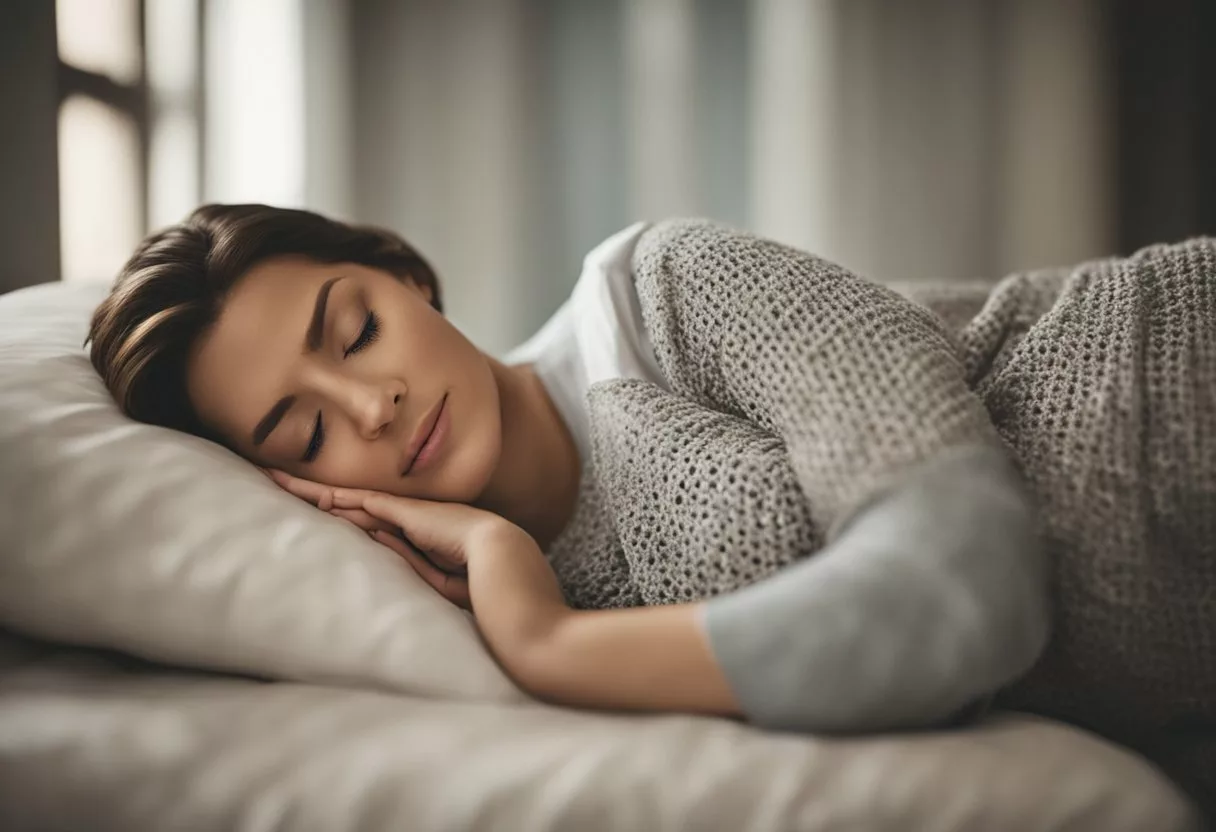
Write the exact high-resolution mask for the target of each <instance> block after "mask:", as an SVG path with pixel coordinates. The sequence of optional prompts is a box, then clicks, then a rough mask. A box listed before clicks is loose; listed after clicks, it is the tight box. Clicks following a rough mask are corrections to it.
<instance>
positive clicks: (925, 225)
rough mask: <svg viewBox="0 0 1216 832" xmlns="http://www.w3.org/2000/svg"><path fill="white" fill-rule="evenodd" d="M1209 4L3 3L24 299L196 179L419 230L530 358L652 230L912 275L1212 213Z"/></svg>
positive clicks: (806, 0) (1162, 227)
mask: <svg viewBox="0 0 1216 832" xmlns="http://www.w3.org/2000/svg"><path fill="white" fill-rule="evenodd" d="M1214 42H1216V4H1214V3H1211V2H1204V0H1176V1H1174V0H1162V2H1156V3H1146V2H1136V1H1135V0H1110V2H1103V1H1102V0H835V1H834V2H833V1H832V0H57V1H56V0H5V2H4V3H3V4H2V5H0V106H3V112H4V113H5V115H6V119H5V121H6V129H5V134H4V138H3V152H2V153H0V186H2V193H3V200H0V291H6V290H10V289H14V288H19V287H21V286H24V285H29V284H33V283H38V282H43V281H48V280H59V279H62V280H110V279H112V277H113V275H114V273H115V272H116V270H117V269H118V267H119V266H120V265H121V263H122V261H123V260H124V259H125V257H126V256H127V255H128V254H129V253H130V251H131V249H132V248H133V246H134V245H135V243H136V242H137V241H138V240H139V239H140V238H141V237H142V236H143V235H144V234H145V233H146V232H147V231H148V230H149V229H154V228H157V227H160V226H163V225H165V224H168V223H172V222H174V221H177V220H179V219H181V218H182V217H183V216H184V215H185V214H186V213H188V212H189V211H190V209H191V208H193V207H194V206H195V205H196V204H198V203H199V202H200V201H225V202H231V201H260V202H269V203H274V204H280V205H286V206H299V207H306V208H311V209H314V210H318V211H322V212H325V213H328V214H331V215H334V216H337V217H340V218H343V219H349V220H357V221H361V222H370V223H376V224H380V225H384V226H387V227H390V228H392V229H394V230H396V231H398V232H400V233H402V234H403V235H404V236H405V237H406V238H407V239H409V240H410V241H411V242H412V243H414V244H415V245H416V246H418V247H419V248H420V249H421V250H422V251H423V252H424V253H425V254H426V256H427V257H428V258H430V259H431V261H432V262H433V263H434V264H435V266H436V267H437V269H438V270H439V272H440V275H441V277H442V278H443V280H444V281H445V287H446V288H445V293H446V297H447V299H448V309H449V313H450V315H451V317H452V319H453V320H454V321H455V322H456V323H457V325H459V326H460V327H461V328H462V329H464V331H465V332H466V333H467V334H468V335H469V336H470V337H472V338H473V340H474V341H476V342H477V343H478V344H479V345H481V346H482V347H483V348H485V349H488V350H491V351H495V352H501V351H503V350H505V349H507V348H508V347H510V346H512V345H514V344H515V343H517V342H519V341H521V340H522V339H524V338H525V337H526V336H527V335H528V334H530V333H531V332H532V331H533V330H534V329H535V328H536V327H538V326H539V325H540V324H541V323H542V322H543V321H544V320H545V319H546V318H547V317H548V315H549V314H550V313H551V312H552V311H553V310H554V309H556V308H557V306H558V305H559V304H560V303H561V301H562V300H563V299H564V297H565V296H566V294H567V293H568V292H569V290H570V288H571V287H572V285H573V283H574V281H575V279H576V278H577V276H578V272H579V267H580V263H581V260H582V257H583V255H584V254H585V253H586V252H587V251H588V250H589V249H590V248H591V247H593V246H594V245H595V244H596V243H598V242H599V241H600V240H602V239H603V238H604V237H606V236H608V235H609V234H611V233H613V232H614V231H616V230H619V229H620V228H622V227H624V226H625V225H627V224H629V223H630V222H632V221H634V220H635V219H656V218H660V217H663V216H667V215H673V214H683V215H689V214H692V215H702V216H709V217H714V218H717V219H720V220H723V221H726V222H728V223H732V224H734V225H737V226H741V227H745V228H749V229H752V230H754V231H757V232H760V233H762V234H766V235H769V236H772V237H775V238H777V239H780V240H783V241H785V242H788V243H792V244H795V245H798V246H802V247H805V248H808V249H811V250H814V251H816V252H817V253H820V254H822V255H824V256H826V257H829V258H831V259H834V260H838V261H840V262H843V263H844V264H846V265H848V266H849V267H851V268H852V269H854V270H855V271H857V272H859V273H861V274H864V275H866V276H869V277H872V278H874V279H878V280H882V281H915V280H927V279H944V280H953V279H971V278H984V277H995V276H997V275H999V274H1001V273H1004V272H1008V271H1011V270H1015V269H1023V268H1031V267H1037V266H1044V265H1052V264H1063V263H1068V262H1073V261H1077V260H1081V259H1084V258H1087V257H1093V256H1100V255H1106V254H1112V253H1127V252H1130V251H1132V250H1134V249H1135V248H1136V247H1139V246H1141V245H1144V244H1146V243H1149V242H1154V241H1165V240H1176V239H1180V238H1182V237H1185V236H1188V235H1193V234H1196V233H1202V232H1211V231H1213V229H1214V228H1216V158H1214V154H1213V150H1216V50H1213V49H1212V48H1211V44H1212V43H1214Z"/></svg>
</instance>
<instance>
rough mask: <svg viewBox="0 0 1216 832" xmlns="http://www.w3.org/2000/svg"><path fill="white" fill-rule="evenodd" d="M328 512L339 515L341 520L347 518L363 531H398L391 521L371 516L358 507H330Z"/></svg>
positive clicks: (390, 532)
mask: <svg viewBox="0 0 1216 832" xmlns="http://www.w3.org/2000/svg"><path fill="white" fill-rule="evenodd" d="M329 513H330V514H332V515H333V516H334V517H341V518H342V519H343V520H348V521H350V522H351V523H354V524H355V525H356V526H358V527H359V528H361V529H363V531H365V532H374V531H383V532H388V533H389V534H391V535H396V534H397V533H398V531H397V527H396V526H394V525H393V524H392V523H386V522H384V521H383V520H380V519H379V518H376V517H372V516H371V515H370V514H368V513H367V512H366V511H363V510H362V509H358V508H331V509H330V510H329Z"/></svg>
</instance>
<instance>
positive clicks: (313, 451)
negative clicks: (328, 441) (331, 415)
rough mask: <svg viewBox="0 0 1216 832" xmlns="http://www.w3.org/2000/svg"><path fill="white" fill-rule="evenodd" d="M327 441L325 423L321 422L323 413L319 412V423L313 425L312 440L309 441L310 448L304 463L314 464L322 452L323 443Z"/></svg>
mask: <svg viewBox="0 0 1216 832" xmlns="http://www.w3.org/2000/svg"><path fill="white" fill-rule="evenodd" d="M324 441H325V422H323V421H322V420H321V411H319V410H318V411H317V421H316V424H315V425H313V429H312V438H311V439H310V440H308V448H307V449H306V450H305V451H304V462H312V461H313V460H314V459H316V458H317V454H318V453H319V452H320V451H321V443H322V442H324Z"/></svg>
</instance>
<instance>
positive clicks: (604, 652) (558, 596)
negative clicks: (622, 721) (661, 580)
mask: <svg viewBox="0 0 1216 832" xmlns="http://www.w3.org/2000/svg"><path fill="white" fill-rule="evenodd" d="M469 594H470V597H471V599H472V604H473V613H474V615H475V616H476V617H477V621H478V624H479V626H480V628H481V631H482V634H483V636H484V637H485V639H486V641H487V643H488V644H489V646H490V649H491V651H492V652H493V653H494V655H495V656H496V658H497V659H498V660H499V662H500V663H501V664H502V665H503V667H504V668H505V669H506V670H507V672H508V673H509V674H510V675H511V676H512V678H514V679H515V681H516V682H517V683H518V684H519V685H520V686H521V687H523V688H524V689H525V690H527V691H528V692H529V693H531V694H533V695H534V696H536V697H538V698H540V699H544V700H547V701H550V702H553V703H555V704H562V705H573V706H581V707H591V708H609V709H624V710H667V711H685V712H699V713H715V714H724V715H735V714H738V713H739V707H738V704H737V703H736V702H735V699H734V695H733V694H732V693H731V690H730V688H729V686H728V684H727V682H726V678H725V676H724V675H723V674H722V671H721V669H720V668H719V667H718V664H717V662H716V661H715V659H714V657H713V653H712V651H711V649H710V646H709V641H708V636H707V633H706V630H705V625H704V606H703V605H701V604H679V605H670V606H661V607H639V608H634V609H624V610H598V611H585V610H572V609H570V608H569V607H568V606H567V605H566V603H565V601H564V599H563V598H562V593H561V589H560V587H559V586H558V583H557V579H556V578H555V577H554V575H553V571H552V569H551V568H550V567H549V563H548V561H547V560H545V557H544V555H543V554H542V553H541V551H540V549H539V548H538V547H537V546H536V543H535V542H534V541H533V540H532V539H531V538H530V537H528V536H527V535H526V534H523V533H522V532H519V530H517V529H515V530H513V529H510V528H504V529H500V530H496V532H495V534H493V535H491V536H488V537H487V538H486V539H484V540H483V541H482V542H481V544H480V545H479V547H478V549H477V551H475V552H474V553H472V557H471V558H470V562H469Z"/></svg>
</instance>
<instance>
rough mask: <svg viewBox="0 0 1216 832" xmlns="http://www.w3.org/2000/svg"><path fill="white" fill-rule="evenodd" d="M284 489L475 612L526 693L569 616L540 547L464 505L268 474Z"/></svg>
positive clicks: (496, 651)
mask: <svg viewBox="0 0 1216 832" xmlns="http://www.w3.org/2000/svg"><path fill="white" fill-rule="evenodd" d="M267 473H268V474H269V476H270V477H271V479H273V480H274V481H275V482H276V483H278V484H279V485H280V486H281V487H282V488H283V489H285V490H286V491H288V492H289V493H291V494H294V495H295V496H297V497H300V498H301V499H303V500H306V501H307V502H309V503H312V504H313V505H315V506H317V507H318V508H321V509H324V510H326V511H328V512H329V513H330V514H334V515H337V516H339V517H345V518H346V519H348V520H350V521H351V522H353V523H355V524H356V525H357V526H359V527H360V528H362V529H365V530H367V532H368V534H370V535H371V536H372V538H373V539H374V540H376V541H377V542H378V543H381V544H383V545H385V546H387V547H388V548H390V549H392V550H393V551H394V552H396V553H397V554H398V555H400V556H401V557H402V558H403V559H405V561H406V562H407V563H408V564H409V565H410V566H412V567H413V568H414V571H416V572H417V573H418V574H419V575H420V576H421V577H422V579H423V580H424V581H426V582H427V584H429V585H430V586H431V587H432V588H434V589H435V590H436V591H437V592H438V593H439V594H440V595H442V596H443V597H444V598H446V599H448V600H449V601H451V602H452V603H453V604H456V605H457V606H460V607H463V608H464V609H467V610H470V611H471V612H473V613H474V615H476V617H477V624H478V626H479V627H480V629H481V633H482V635H483V636H484V637H485V639H486V642H487V643H488V644H489V646H490V649H491V651H493V653H494V655H495V656H496V657H497V658H498V660H499V661H500V662H501V663H502V664H503V666H504V667H505V668H506V669H507V672H508V673H510V674H511V675H512V676H514V677H515V679H516V681H517V682H520V683H521V684H522V685H523V686H524V687H526V688H527V687H530V686H531V685H530V679H531V675H532V672H533V668H536V667H538V666H543V665H544V662H545V657H546V655H547V654H548V653H549V651H550V649H551V644H552V634H553V633H554V632H555V631H556V629H557V627H558V626H559V624H560V623H561V622H562V621H563V620H565V619H566V618H567V617H568V616H569V614H570V612H571V611H570V608H569V607H568V606H567V605H566V602H565V599H564V598H563V597H562V592H561V588H560V587H559V586H558V582H557V577H556V576H555V575H554V573H553V569H552V567H550V565H549V562H548V561H547V560H546V559H545V556H544V554H543V553H542V552H541V550H540V547H539V546H537V545H536V541H535V540H533V539H532V537H531V536H530V535H529V534H528V533H527V532H525V531H524V530H523V529H521V528H519V527H518V526H516V525H514V524H512V523H511V522H509V521H507V520H506V519H504V518H502V517H500V516H499V515H497V514H494V513H492V512H489V511H484V510H482V509H477V508H473V507H471V506H466V505H463V504H461V503H445V502H436V501H433V500H419V499H414V498H410V497H397V496H394V495H391V494H383V493H380V492H378V491H364V490H360V489H355V488H335V487H333V486H328V485H322V484H321V483H316V482H310V481H308V480H302V479H299V478H298V477H292V476H290V475H288V474H284V473H282V472H281V471H272V472H267Z"/></svg>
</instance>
